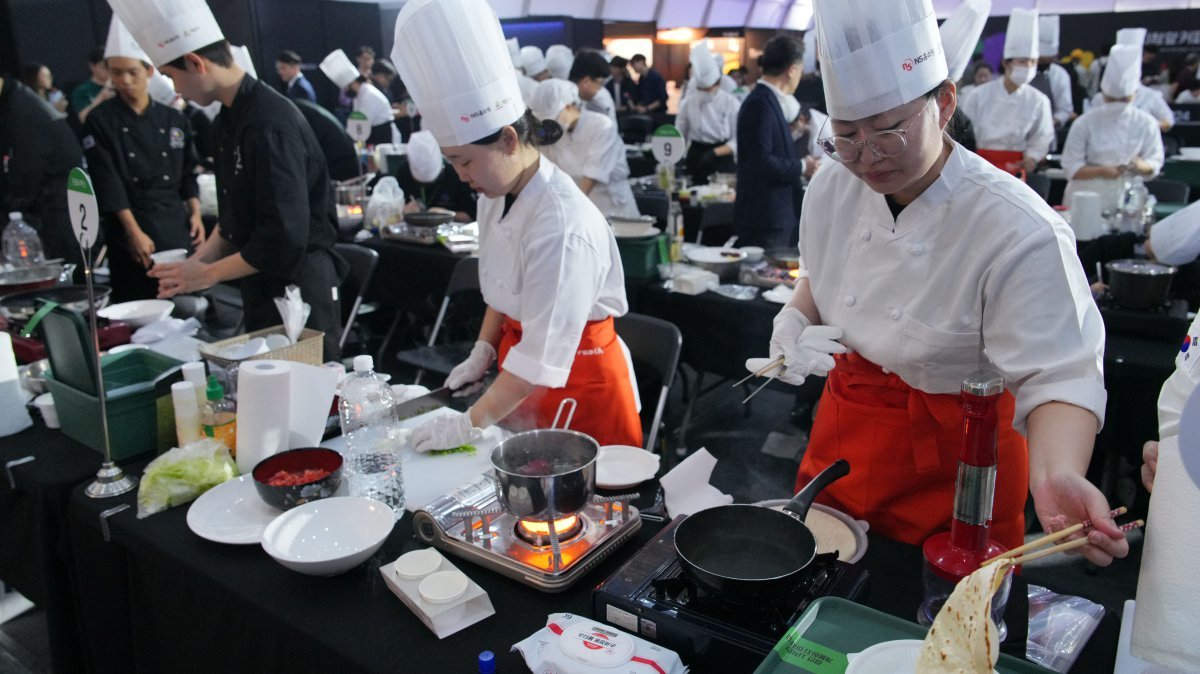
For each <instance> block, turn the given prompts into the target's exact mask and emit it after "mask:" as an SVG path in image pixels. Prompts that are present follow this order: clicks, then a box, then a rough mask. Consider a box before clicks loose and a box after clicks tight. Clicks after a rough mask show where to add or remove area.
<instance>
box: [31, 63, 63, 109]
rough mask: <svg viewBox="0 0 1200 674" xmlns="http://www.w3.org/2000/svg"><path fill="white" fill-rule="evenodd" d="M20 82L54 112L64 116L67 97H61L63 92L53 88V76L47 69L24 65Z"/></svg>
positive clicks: (40, 65)
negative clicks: (52, 108) (43, 100)
mask: <svg viewBox="0 0 1200 674" xmlns="http://www.w3.org/2000/svg"><path fill="white" fill-rule="evenodd" d="M21 81H22V82H24V83H25V86H27V87H29V88H30V89H32V90H33V92H34V93H35V94H37V95H38V96H41V97H42V98H43V99H45V100H46V102H48V103H49V104H50V105H52V106H54V109H55V110H57V111H59V112H61V113H63V114H66V112H67V105H68V101H67V97H66V96H64V95H63V92H61V91H59V90H58V89H55V88H54V75H53V74H52V73H51V72H50V69H49V68H47V67H46V66H44V65H42V64H41V63H26V64H25V67H24V68H21Z"/></svg>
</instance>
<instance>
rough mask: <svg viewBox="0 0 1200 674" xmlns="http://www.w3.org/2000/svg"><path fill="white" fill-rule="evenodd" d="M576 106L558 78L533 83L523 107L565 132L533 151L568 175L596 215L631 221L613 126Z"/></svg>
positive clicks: (573, 93) (575, 91) (632, 208)
mask: <svg viewBox="0 0 1200 674" xmlns="http://www.w3.org/2000/svg"><path fill="white" fill-rule="evenodd" d="M582 108H583V103H582V101H580V100H579V88H578V87H576V86H575V85H574V84H571V83H570V82H567V81H565V80H559V79H550V80H546V81H544V82H539V83H538V88H537V91H535V92H534V93H533V98H532V99H531V100H530V102H529V109H530V110H531V111H532V112H533V114H534V116H535V117H537V118H538V119H542V120H547V119H549V120H553V121H556V122H558V124H559V126H561V127H562V128H563V129H564V130H565V133H564V134H563V136H562V138H560V139H559V140H558V142H557V143H554V144H553V145H545V146H540V147H539V148H538V149H539V150H540V151H541V153H542V155H543V156H545V157H546V158H548V159H549V160H550V161H552V162H554V164H555V165H556V166H558V167H559V168H560V169H562V170H563V171H565V172H566V174H567V175H569V176H571V178H572V179H573V180H574V181H575V184H576V185H578V186H579V189H580V190H582V191H583V193H584V194H586V195H587V196H588V199H591V201H592V203H593V204H595V205H596V208H598V209H600V212H601V213H602V214H604V215H605V216H620V217H637V216H638V209H637V202H636V201H635V200H634V198H633V189H632V188H630V186H629V161H628V160H627V159H626V157H625V144H624V143H622V142H621V136H620V135H619V134H618V133H617V125H616V124H614V123H613V122H612V120H611V119H609V118H608V117H605V116H604V115H602V114H600V113H598V112H592V111H591V110H583V109H582Z"/></svg>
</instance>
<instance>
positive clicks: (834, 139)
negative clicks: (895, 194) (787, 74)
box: [817, 97, 933, 164]
mask: <svg viewBox="0 0 1200 674" xmlns="http://www.w3.org/2000/svg"><path fill="white" fill-rule="evenodd" d="M932 100H933V97H930V98H927V99H925V105H923V106H921V109H920V110H919V111H917V114H915V115H913V118H912V121H910V122H909V123H908V125H907V126H905V127H904V128H903V129H887V130H885V131H876V132H875V133H873V134H871V135H869V136H867V137H866V139H865V140H850V139H849V138H843V137H841V136H823V137H819V139H818V141H817V142H818V143H820V145H821V149H822V150H824V151H825V154H827V155H829V158H830V159H833V160H834V161H837V162H841V163H843V164H852V163H854V162H856V161H858V158H859V157H861V156H862V150H863V148H864V147H869V148H871V152H873V153H875V155H876V156H878V157H881V158H884V157H897V156H899V155H901V154H903V153H904V151H905V150H906V149H908V131H909V129H911V128H913V126H914V125H916V123H917V120H919V119H920V118H921V115H922V114H924V112H925V109H926V108H928V107H929V102H930V101H932ZM829 124H830V122H829V120H825V126H826V127H828V126H829Z"/></svg>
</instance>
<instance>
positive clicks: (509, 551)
mask: <svg viewBox="0 0 1200 674" xmlns="http://www.w3.org/2000/svg"><path fill="white" fill-rule="evenodd" d="M636 497H637V495H636V494H625V495H620V496H610V497H600V496H594V497H592V501H591V503H589V504H588V505H587V506H586V507H585V508H584V509H583V510H581V511H580V512H578V513H575V515H572V516H568V517H564V518H561V519H559V520H555V522H554V523H548V522H529V521H524V520H519V519H518V518H517V517H516V516H514V515H512V514H511V513H508V512H506V511H505V510H504V509H503V507H502V506H501V505H500V503H499V499H498V497H497V496H496V481H495V479H494V478H493V477H492V474H491V473H490V472H488V473H484V474H483V476H482V477H480V478H479V479H477V480H475V481H474V482H471V483H468V484H465V485H463V486H461V487H459V488H457V489H455V490H454V491H452V492H450V493H449V494H446V495H445V496H441V497H439V498H437V499H435V500H434V501H433V502H432V503H430V504H429V505H427V506H425V507H424V508H421V509H420V510H418V511H417V512H416V513H415V514H414V515H413V531H414V532H415V533H416V536H417V538H419V539H421V540H423V541H425V542H426V543H430V544H432V545H433V546H434V547H436V548H439V549H441V550H444V551H446V552H448V553H450V554H452V555H457V556H459V557H462V558H463V559H466V560H469V561H472V562H475V563H476V564H479V565H480V566H483V567H485V568H488V569H491V570H493V571H496V572H498V573H501V574H503V575H505V576H508V577H509V578H512V579H514V580H517V581H520V582H522V583H525V584H526V585H529V586H531V587H534V588H536V589H539V590H542V591H543V592H561V591H563V590H565V589H567V588H568V587H570V586H571V585H573V584H574V583H575V582H576V581H578V580H579V579H580V578H581V577H583V576H584V575H585V574H586V573H587V572H588V571H590V570H592V568H594V567H595V566H596V564H598V563H600V562H601V561H602V560H603V559H604V558H606V557H608V555H609V554H611V553H612V552H613V551H614V550H616V549H617V548H618V547H620V546H621V544H622V543H624V542H626V541H628V540H629V539H630V538H631V537H632V536H633V535H634V534H635V533H637V530H638V529H640V528H641V526H642V519H641V517H639V516H638V510H637V508H635V507H634V506H632V505H630V503H629V502H630V501H631V500H632V499H634V498H636Z"/></svg>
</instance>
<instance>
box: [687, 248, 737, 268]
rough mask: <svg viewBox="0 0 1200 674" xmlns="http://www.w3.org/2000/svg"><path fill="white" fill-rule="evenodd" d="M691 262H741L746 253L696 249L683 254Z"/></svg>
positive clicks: (729, 249) (730, 249)
mask: <svg viewBox="0 0 1200 674" xmlns="http://www.w3.org/2000/svg"><path fill="white" fill-rule="evenodd" d="M684 254H685V255H686V256H687V259H689V260H691V261H692V262H701V263H705V264H723V263H727V262H742V261H744V260H745V259H746V251H744V250H742V249H740V248H705V247H697V248H693V249H691V250H688V251H686V252H685V253H684Z"/></svg>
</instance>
